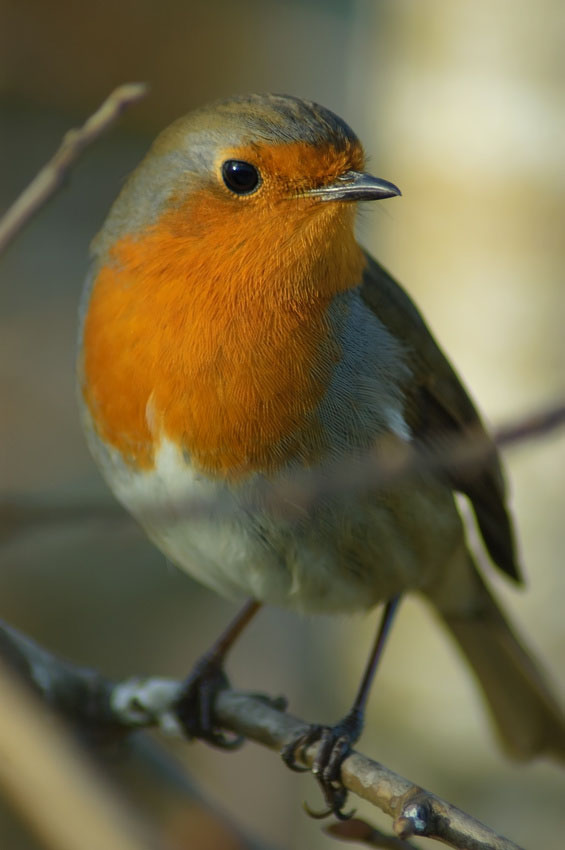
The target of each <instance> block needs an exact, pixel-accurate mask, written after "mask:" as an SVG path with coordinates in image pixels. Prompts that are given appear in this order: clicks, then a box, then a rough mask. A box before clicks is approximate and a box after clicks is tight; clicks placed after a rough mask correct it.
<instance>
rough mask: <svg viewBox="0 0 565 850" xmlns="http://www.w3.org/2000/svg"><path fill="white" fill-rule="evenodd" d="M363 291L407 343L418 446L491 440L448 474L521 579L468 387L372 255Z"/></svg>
mask: <svg viewBox="0 0 565 850" xmlns="http://www.w3.org/2000/svg"><path fill="white" fill-rule="evenodd" d="M361 293H362V296H363V299H364V300H365V303H366V304H367V305H368V306H369V307H370V308H371V309H372V310H373V311H374V312H375V314H376V315H377V316H378V318H379V319H380V321H381V322H382V323H383V324H384V325H385V326H386V327H387V328H388V330H389V331H390V332H391V333H392V334H393V335H394V336H395V337H397V338H398V339H402V340H403V343H404V345H405V348H406V351H407V359H408V363H409V365H410V368H411V370H412V381H411V382H410V384H409V385H407V387H406V388H405V392H406V407H405V416H406V421H407V423H408V425H409V426H410V428H411V430H412V433H413V435H414V438H415V440H416V442H417V444H418V446H419V447H420V448H422V449H423V450H424V451H426V450H431V451H433V452H436V453H437V452H439V453H440V455H441V451H442V448H443V447H446V448H447V447H450V448H451V447H452V446H453V444H454V441H455V440H457V439H458V438H461V439H469V440H480V441H481V442H482V441H487V444H489V443H490V445H491V447H492V450H491V451H490V452H489V453H488V456H487V457H486V459H485V460H483V461H481V462H480V464H479V463H477V465H476V466H475V467H473V468H472V469H470V468H469V466H468V465H467V464H466V465H464V466H463V465H459V466H458V465H457V464H456V463H454V464H453V465H452V466H451V467H450V468H449V469H448V471H447V478H448V481H449V483H450V484H451V486H452V487H453V489H454V490H457V491H459V492H461V493H464V494H465V495H466V496H467V497H468V498H469V499H470V501H471V504H472V505H473V510H474V512H475V516H476V518H477V522H478V525H479V528H480V530H481V534H482V537H483V540H484V542H485V545H486V547H487V549H488V551H489V554H490V556H491V558H492V559H493V561H494V563H495V564H496V565H497V566H498V567H499V568H500V569H501V570H502V571H503V572H504V573H506V575H508V576H510V577H511V578H513V579H514V580H516V581H518V582H519V581H520V580H521V579H520V569H519V567H518V563H517V559H516V545H515V540H514V531H513V528H512V521H511V519H510V516H509V513H508V510H507V506H506V488H505V484H504V477H503V474H502V468H501V464H500V460H499V457H498V453H497V451H496V447H495V446H494V443H492V441H491V439H490V437H489V436H488V434H487V432H486V430H485V427H484V425H483V423H482V421H481V419H480V417H479V414H478V413H477V410H476V408H475V406H474V404H473V402H472V401H471V399H470V397H469V395H468V393H467V391H466V389H465V387H464V386H463V384H462V383H461V381H460V379H459V377H458V376H457V374H456V372H455V370H454V369H453V367H452V366H451V364H450V363H449V361H448V359H447V357H446V356H445V355H444V354H443V352H442V351H441V349H440V348H439V346H438V345H437V343H436V342H435V340H434V338H433V336H432V334H431V333H430V331H429V330H428V327H427V325H426V323H425V322H424V320H423V319H422V317H421V315H420V313H419V312H418V310H417V308H416V306H415V305H414V303H413V302H412V300H411V299H410V297H409V296H408V294H407V293H406V292H405V291H404V290H403V289H402V287H401V286H400V285H399V284H398V283H397V282H396V281H395V280H394V279H393V278H392V277H391V275H390V274H389V273H388V272H387V271H386V270H385V269H384V268H383V267H382V266H380V265H379V264H378V263H377V262H376V261H375V260H373V258H372V257H370V256H367V266H366V268H365V272H364V274H363V283H362V288H361Z"/></svg>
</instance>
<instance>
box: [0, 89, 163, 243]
mask: <svg viewBox="0 0 565 850" xmlns="http://www.w3.org/2000/svg"><path fill="white" fill-rule="evenodd" d="M146 91H147V87H146V86H145V85H144V84H143V83H126V84H125V85H122V86H118V88H117V89H114V91H113V92H112V94H111V95H109V97H107V98H106V100H105V101H104V103H103V104H102V105H101V106H100V107H99V109H97V111H96V112H95V113H94V114H93V115H91V116H90V118H89V119H88V120H87V121H86V123H85V124H83V126H82V127H80V128H78V129H75V130H69V132H68V133H66V135H65V137H64V138H63V142H62V144H61V146H60V148H59V150H58V151H57V152H56V153H55V155H54V156H53V157H52V159H51V160H50V161H49V162H48V163H47V165H45V166H44V167H43V168H42V169H41V171H40V172H39V173H38V174H37V176H36V177H35V178H34V179H33V180H32V182H31V183H30V184H29V186H28V187H27V189H25V190H24V191H23V192H22V194H21V195H20V196H19V198H18V199H17V200H16V201H15V203H14V204H13V205H12V206H11V207H10V209H9V210H8V211H7V212H6V213H5V215H4V216H3V217H2V219H0V253H2V252H3V251H4V250H5V248H6V247H7V246H8V244H9V243H10V242H11V241H12V239H14V238H15V236H16V235H17V234H18V233H19V232H20V230H22V228H23V227H25V225H26V224H27V223H28V221H29V220H30V219H31V218H32V216H34V215H35V213H36V212H37V211H38V210H39V209H40V208H41V207H42V206H43V205H44V204H45V202H46V201H47V200H48V199H49V198H50V197H51V195H53V194H54V193H55V192H56V191H57V189H59V187H60V186H61V184H62V183H63V181H64V179H65V177H66V176H67V173H68V171H69V170H70V168H72V166H73V165H74V164H75V162H76V160H77V159H78V158H79V156H80V155H81V153H82V152H83V150H84V149H85V148H86V147H87V146H88V145H91V144H92V143H93V142H95V141H96V140H97V139H98V138H99V137H100V136H101V135H102V134H103V133H105V132H106V130H107V129H108V128H109V127H110V126H111V125H112V124H113V123H114V122H115V121H116V119H117V118H119V116H120V115H121V114H122V112H123V111H124V109H126V108H127V107H128V106H131V104H133V103H137V101H138V100H141V98H142V97H144V96H145V93H146Z"/></svg>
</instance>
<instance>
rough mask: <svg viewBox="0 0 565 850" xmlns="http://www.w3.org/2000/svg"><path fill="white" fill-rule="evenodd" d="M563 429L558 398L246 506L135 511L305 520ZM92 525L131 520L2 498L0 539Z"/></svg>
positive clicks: (380, 454) (280, 489) (289, 485)
mask: <svg viewBox="0 0 565 850" xmlns="http://www.w3.org/2000/svg"><path fill="white" fill-rule="evenodd" d="M564 425H565V402H563V401H558V402H555V403H554V404H552V405H548V406H547V407H546V408H545V409H543V410H541V411H537V412H535V413H530V414H528V415H526V416H523V417H521V418H519V419H517V420H515V421H514V422H510V423H507V424H506V425H503V426H501V427H499V428H498V429H496V430H495V431H494V433H493V435H492V441H491V439H490V438H485V437H484V436H480V435H472V434H471V435H466V436H465V437H461V436H458V437H456V438H454V439H453V441H452V442H447V443H443V444H442V446H441V447H440V448H438V450H437V451H435V452H434V451H431V450H430V449H426V451H425V452H423V451H421V450H419V449H418V448H417V447H415V446H413V445H412V444H404V443H403V444H401V445H398V444H395V445H393V446H392V447H391V446H389V445H388V444H387V445H385V446H384V447H382V446H381V445H380V444H379V443H377V444H376V445H375V448H374V449H373V450H372V451H370V452H367V453H366V454H365V455H363V456H362V457H359V456H353V455H347V454H346V455H345V456H343V457H341V458H340V459H339V460H336V461H333V462H330V463H328V464H327V465H326V466H324V468H323V469H311V470H308V469H306V470H293V471H292V472H291V473H288V474H287V475H286V476H285V477H280V478H278V479H274V480H272V481H269V482H261V483H260V484H258V486H257V487H256V488H255V489H254V490H253V492H252V494H251V495H249V496H248V497H247V499H246V500H245V503H244V504H243V503H242V502H234V501H233V500H231V499H225V500H222V499H221V498H220V497H218V496H215V497H214V498H210V499H208V500H207V499H204V498H194V497H183V495H182V494H179V496H178V498H177V499H176V500H175V502H174V504H173V508H174V516H173V515H172V508H171V507H170V504H171V503H170V502H169V507H167V508H163V507H161V506H159V505H155V504H151V503H143V502H141V501H138V503H137V504H136V509H137V511H138V512H139V513H142V514H143V516H144V517H145V518H148V519H151V520H157V521H158V520H163V521H166V522H171V521H172V522H174V521H178V520H182V519H188V518H190V519H195V518H198V519H218V518H221V517H229V516H231V515H233V514H234V513H239V512H240V511H242V510H243V509H244V508H245V509H246V510H248V511H254V510H264V509H265V508H266V507H267V508H268V509H269V510H270V511H272V512H274V513H276V514H277V515H278V516H280V517H282V518H283V519H292V518H293V517H294V516H299V517H302V516H303V515H304V514H305V513H306V512H308V510H310V509H311V508H312V507H315V506H316V504H317V503H319V502H320V501H323V500H324V499H327V498H331V497H332V496H338V495H339V496H340V498H343V497H344V496H346V495H347V494H352V495H353V494H356V493H359V492H362V491H375V490H378V489H379V488H385V487H386V488H391V487H397V486H401V485H403V484H406V482H407V481H409V480H410V479H411V478H413V477H415V476H417V475H421V474H432V475H436V476H437V475H441V474H442V473H445V472H448V471H449V470H450V469H453V468H455V467H456V468H457V469H458V470H461V469H469V471H470V472H471V473H472V472H473V468H474V467H475V466H476V465H477V464H480V463H481V461H483V460H484V459H486V458H487V457H488V456H489V455H490V454H491V453H492V444H493V442H494V444H495V445H496V446H498V448H510V447H513V446H516V445H519V444H523V443H525V442H527V441H531V440H536V439H541V438H542V437H545V436H547V435H548V434H551V433H554V432H555V431H557V429H559V428H562V427H563V426H564ZM91 520H100V521H110V522H121V523H126V522H131V518H130V517H129V516H128V514H126V513H125V512H124V511H122V509H121V508H120V507H119V506H118V505H117V503H114V502H106V503H103V502H94V501H88V502H87V501H80V500H74V501H73V502H72V503H69V502H61V503H56V502H54V501H53V499H52V498H50V502H49V504H48V505H47V504H40V503H37V502H33V501H31V500H29V499H26V498H25V497H21V496H18V497H11V496H9V495H8V494H6V495H5V496H4V498H3V499H1V500H0V541H2V540H6V539H8V538H10V537H12V536H14V535H16V534H21V533H22V532H25V531H27V530H29V528H30V527H32V526H38V525H55V524H61V523H69V522H83V521H91Z"/></svg>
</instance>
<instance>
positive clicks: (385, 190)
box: [307, 171, 402, 201]
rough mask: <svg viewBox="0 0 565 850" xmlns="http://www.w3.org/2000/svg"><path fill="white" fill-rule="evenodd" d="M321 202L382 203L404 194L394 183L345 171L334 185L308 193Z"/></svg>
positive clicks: (362, 173) (360, 172) (358, 172)
mask: <svg viewBox="0 0 565 850" xmlns="http://www.w3.org/2000/svg"><path fill="white" fill-rule="evenodd" d="M307 194H308V195H309V196H312V197H315V198H319V200H320V201H382V200H383V198H394V197H395V196H397V195H401V194H402V192H401V191H400V189H399V188H398V186H395V185H394V183H389V182H388V180H381V178H380V177H373V176H372V175H371V174H365V173H364V172H362V171H345V172H344V173H343V174H340V176H339V177H338V178H336V180H334V182H333V183H328V184H327V186H320V187H319V188H317V189H311V190H310V191H309V192H307Z"/></svg>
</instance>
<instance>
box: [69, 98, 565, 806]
mask: <svg viewBox="0 0 565 850" xmlns="http://www.w3.org/2000/svg"><path fill="white" fill-rule="evenodd" d="M398 195H400V191H399V189H397V187H396V186H394V185H393V184H392V183H389V182H387V181H386V180H381V179H379V178H376V177H373V176H371V175H370V174H368V173H366V172H365V171H364V154H363V148H362V146H361V144H360V142H359V140H358V139H357V137H356V136H355V134H354V133H353V132H352V130H351V129H350V128H349V127H348V126H347V124H346V123H345V122H344V121H342V120H341V119H340V118H338V117H337V116H336V115H334V114H333V113H332V112H330V111H329V110H328V109H325V108H323V107H322V106H319V105H317V104H315V103H311V102H309V101H306V100H300V99H298V98H295V97H290V96H281V95H249V96H245V97H235V98H231V99H229V100H225V101H222V102H219V103H214V104H212V105H210V106H207V107H204V108H202V109H199V110H197V111H195V112H193V113H191V114H189V115H187V116H185V117H183V118H181V119H179V120H178V121H176V122H175V123H173V124H172V125H171V126H170V127H169V128H168V129H167V130H165V131H164V132H163V133H162V134H161V135H160V136H159V137H158V139H157V141H156V142H155V143H154V145H153V147H152V148H151V150H150V151H149V153H148V154H147V156H146V157H145V159H144V160H143V162H142V163H141V164H140V165H139V167H138V168H137V170H136V171H135V172H134V173H133V175H132V176H131V177H130V178H129V180H128V181H127V183H126V185H125V186H124V188H123V190H122V192H121V194H120V195H119V197H118V199H117V200H116V202H115V203H114V205H113V207H112V209H111V211H110V213H109V215H108V217H107V219H106V221H105V223H104V225H103V227H102V230H101V231H100V233H99V234H98V236H97V237H96V239H95V240H94V243H93V246H92V269H91V273H90V277H89V282H88V285H87V291H86V296H85V301H84V309H83V312H82V322H81V335H80V354H79V364H78V375H79V385H80V399H81V407H82V413H83V420H84V425H85V430H86V434H87V438H88V442H89V444H90V447H91V450H92V452H93V454H94V457H95V458H96V460H97V462H98V463H99V465H100V467H101V469H102V472H103V474H104V476H105V477H106V479H107V481H108V482H109V484H110V487H111V488H112V490H113V491H114V493H115V494H116V496H117V497H118V499H119V500H120V501H121V502H122V503H123V504H124V505H125V506H126V507H127V508H128V509H129V510H130V511H131V512H132V514H133V515H134V516H135V517H136V518H137V519H138V520H139V521H140V522H141V524H142V525H143V526H144V528H145V529H146V531H147V533H148V535H149V537H150V538H151V539H152V540H153V541H154V542H155V543H156V544H157V546H158V547H159V548H160V549H161V550H162V551H163V552H164V553H166V555H167V557H168V558H170V559H171V560H172V561H173V562H174V563H176V564H177V565H178V566H179V567H181V568H182V569H184V570H187V571H188V572H189V573H191V574H192V575H193V576H195V577H196V578H198V579H199V580H200V581H202V582H203V583H204V584H206V585H208V586H209V587H211V588H213V589H214V590H216V591H218V592H220V593H223V594H227V595H230V596H240V597H248V598H249V601H248V602H247V603H246V605H245V607H244V608H243V610H242V611H241V613H240V615H239V616H238V617H237V618H236V619H235V620H234V621H233V623H232V624H231V625H230V626H229V627H228V629H227V630H226V632H225V633H224V634H223V635H222V636H221V638H220V639H219V640H218V641H217V643H216V644H215V645H214V646H213V647H212V648H211V650H210V651H209V652H208V653H207V654H206V655H205V656H204V657H203V658H202V659H201V661H200V663H199V664H197V666H196V668H195V669H194V671H193V673H192V675H191V676H190V677H189V679H188V681H187V683H186V686H185V688H184V692H183V696H182V698H181V700H180V701H179V706H178V708H179V712H180V715H181V717H182V719H183V723H184V724H185V726H186V729H187V732H188V733H189V734H190V735H192V736H199V737H202V738H204V739H205V740H208V741H209V742H211V743H213V744H215V745H217V746H226V747H229V746H231V745H233V744H234V743H235V742H234V741H233V740H232V739H228V738H227V737H226V736H224V734H223V733H222V732H221V730H219V729H218V728H216V727H215V726H214V723H213V719H212V716H211V704H212V701H213V695H214V692H215V690H216V689H217V688H219V687H222V686H223V685H225V682H226V680H225V674H224V672H223V665H224V660H225V656H226V653H227V651H228V649H229V647H230V646H231V645H232V644H233V642H234V641H235V638H236V637H237V636H238V635H239V633H240V632H241V630H242V629H243V628H244V626H245V625H246V624H247V622H249V620H250V619H251V617H252V616H253V615H254V614H255V613H256V611H257V609H258V608H259V607H260V605H261V604H262V603H269V604H272V605H281V606H286V607H289V608H292V609H295V610H297V611H301V612H330V613H331V612H336V613H337V612H348V611H358V610H366V609H368V608H371V607H373V606H376V605H378V604H382V605H383V606H384V613H383V616H382V619H381V624H380V628H379V630H378V633H377V638H376V641H375V645H374V647H373V650H372V652H371V655H370V659H369V662H368V665H367V670H366V673H365V676H364V677H363V681H362V683H361V686H360V688H359V692H358V694H357V696H356V699H355V702H354V704H353V707H352V709H351V711H350V712H349V713H348V714H347V715H346V716H345V717H344V719H343V720H342V721H341V722H340V723H337V724H336V725H335V726H333V727H320V726H313V727H312V728H311V729H310V730H309V731H308V732H307V733H306V734H305V735H304V736H301V738H300V739H297V740H294V741H290V742H289V743H288V746H287V747H286V748H285V750H284V752H283V757H284V759H285V761H286V762H287V764H288V765H289V766H291V767H294V768H296V769H298V767H299V765H298V764H297V756H298V752H299V750H300V748H301V747H304V746H305V745H307V744H309V743H311V742H314V741H316V740H319V741H320V742H321V743H320V746H319V747H318V750H317V752H318V756H317V758H316V761H315V764H314V768H313V769H314V773H315V774H316V776H317V778H318V780H319V782H320V785H321V787H322V790H323V791H324V794H325V798H326V801H327V806H328V812H334V813H335V814H337V815H338V816H343V814H342V811H343V805H344V802H345V791H344V789H343V788H342V787H341V786H340V785H339V776H340V765H341V762H342V761H343V758H344V757H345V755H347V753H348V751H349V749H350V747H351V746H352V744H353V743H355V741H356V740H357V739H358V737H359V735H360V733H361V729H362V723H363V711H364V707H365V703H366V700H367V696H368V691H369V685H370V681H371V678H372V673H373V671H374V668H375V666H376V662H377V659H378V657H379V655H380V652H381V650H382V646H383V645H384V641H385V637H386V634H387V632H388V629H389V626H390V623H391V622H392V618H393V615H394V612H395V611H396V608H397V605H398V600H399V599H400V597H401V596H402V595H403V594H404V593H406V592H417V593H419V594H421V595H422V596H423V597H424V598H425V599H427V600H428V601H429V602H431V604H432V606H433V607H434V608H435V610H436V611H437V613H438V614H439V617H440V619H441V620H442V621H443V622H444V624H445V625H446V626H447V628H448V630H449V631H450V632H451V633H452V635H453V636H454V638H455V640H456V641H457V642H458V644H459V646H460V647H461V648H462V650H463V652H464V654H465V655H466V657H467V660H468V661H469V662H470V665H471V667H472V669H473V671H474V673H475V675H476V677H477V679H478V681H479V683H480V685H481V686H482V688H483V690H484V692H485V695H486V698H487V702H488V704H489V706H490V710H491V713H492V716H493V718H494V721H495V723H496V726H497V728H498V732H499V735H500V737H501V739H502V743H503V744H504V745H505V747H506V749H507V750H508V751H509V752H510V753H511V754H513V755H515V756H517V757H519V758H523V759H526V758H531V757H534V756H536V755H540V754H546V755H551V756H556V757H560V758H563V757H564V756H565V720H564V715H563V713H562V711H561V709H560V708H559V706H558V705H557V702H556V701H555V699H554V698H553V696H552V694H551V692H550V690H549V688H548V686H547V685H546V683H545V682H544V679H543V677H542V675H541V674H540V673H539V672H538V670H537V668H536V665H535V664H534V662H533V661H532V660H531V657H530V656H529V654H528V653H527V651H526V650H525V649H524V648H523V647H522V645H521V644H520V643H519V641H518V640H517V638H516V637H515V635H514V633H513V631H512V630H511V628H510V626H509V625H508V623H507V621H506V618H505V616H504V614H503V613H502V612H501V610H500V607H499V605H498V603H497V602H496V601H495V600H494V598H493V596H492V594H491V592H490V590H489V589H488V588H487V586H486V583H485V580H484V579H483V578H482V577H481V576H480V574H479V572H478V570H477V568H476V566H475V563H474V560H473V557H472V555H471V554H470V552H469V550H468V548H467V545H466V542H465V535H464V531H463V526H462V522H461V519H460V516H459V514H458V511H457V509H456V506H455V501H454V491H458V492H461V493H464V494H465V495H466V496H467V497H468V499H469V500H470V502H471V505H472V507H473V510H474V513H475V516H476V519H477V523H478V526H479V529H480V531H481V534H482V538H483V540H484V543H485V546H486V549H487V550H488V552H489V554H490V557H491V558H492V560H493V562H494V563H495V564H496V565H497V566H498V567H499V568H500V570H502V572H503V573H505V574H506V575H507V576H509V577H510V578H511V579H513V580H514V581H516V582H518V581H519V580H520V573H519V568H518V564H517V559H516V552H515V543H514V535H513V529H512V523H511V520H510V518H509V514H508V510H507V506H506V496H505V487H504V483H503V477H502V472H501V467H500V462H499V459H498V457H497V453H496V450H495V447H494V445H493V444H492V443H489V444H488V445H489V451H487V452H486V453H485V454H484V455H483V457H484V460H482V461H481V462H480V463H479V462H477V463H476V464H475V465H474V467H473V468H472V469H470V468H469V467H468V466H464V465H462V464H461V463H459V464H458V463H457V460H456V458H455V459H454V461H453V463H452V464H451V465H449V464H444V465H442V464H439V465H435V466H434V465H429V466H428V467H426V465H420V466H419V467H416V468H415V470H414V474H413V475H410V476H408V477H406V478H404V479H402V480H399V481H398V482H396V483H395V482H394V481H392V482H390V481H389V483H388V485H387V486H379V485H378V482H375V483H374V485H373V486H371V485H370V484H369V485H368V486H363V487H362V488H359V489H357V490H356V489H355V488H354V487H353V488H352V487H346V488H344V489H343V490H339V488H335V487H333V488H331V487H330V488H328V490H327V491H326V492H325V493H324V488H323V486H322V487H321V488H320V498H317V499H315V500H313V503H312V504H310V505H308V506H307V509H305V510H304V511H303V512H300V511H299V512H298V515H297V512H294V513H293V512H292V511H289V512H288V513H285V511H284V510H281V506H280V504H279V505H275V504H274V502H273V500H272V499H269V493H270V491H271V489H273V488H275V487H276V486H277V482H280V481H281V480H283V479H285V477H286V479H287V480H288V479H290V480H292V476H293V475H304V474H305V473H307V472H308V473H309V472H311V473H312V474H313V475H317V476H318V480H321V481H322V482H323V481H324V475H326V476H327V475H328V470H329V469H331V468H332V464H335V463H336V462H340V463H343V464H345V465H346V467H347V469H351V470H354V469H359V468H363V464H364V462H365V460H366V458H367V453H368V452H373V453H375V452H377V454H378V456H380V457H382V458H383V459H387V458H388V459H390V458H394V457H395V456H396V455H397V453H398V456H399V457H401V456H402V453H403V452H406V449H416V450H417V451H418V452H419V453H420V455H421V456H423V455H425V454H426V453H427V452H437V451H438V450H439V451H440V453H441V448H442V446H447V445H450V444H451V442H450V441H453V440H454V439H456V438H458V437H461V438H462V439H464V438H465V437H467V438H472V439H474V440H480V441H483V442H485V443H486V441H488V440H489V438H488V436H487V434H486V433H485V430H484V428H483V425H482V423H481V421H480V418H479V415H478V413H477V411H476V410H475V407H474V405H473V402H472V401H471V400H470V398H469V396H468V394H467V392H466V390H465V388H464V386H463V385H462V383H461V381H460V379H459V378H458V376H457V375H456V373H455V371H454V370H453V368H452V367H451V365H450V364H449V361H448V360H447V359H446V357H445V356H444V354H443V353H442V351H441V350H440V348H439V347H438V345H437V344H436V342H435V341H434V339H433V337H432V335H431V333H430V331H429V330H428V328H427V327H426V324H425V323H424V321H423V319H422V317H421V316H420V314H419V312H418V310H417V308H416V307H415V306H414V304H413V303H412V301H411V300H410V298H409V297H408V295H407V294H406V293H405V292H404V290H403V289H402V288H401V287H400V286H399V285H398V284H397V283H396V282H395V281H394V280H393V278H392V277H391V276H390V275H389V274H388V272H387V271H385V270H384V269H383V268H382V267H381V266H380V265H379V264H378V263H376V262H375V260H373V259H372V258H371V257H370V256H369V255H368V254H367V253H365V252H364V251H363V249H362V248H361V247H360V245H359V244H358V243H357V241H356V239H355V235H354V221H355V213H356V208H357V202H360V201H373V200H381V199H384V198H391V197H394V196H398ZM187 499H188V502H187ZM199 500H202V503H204V504H206V505H208V506H209V507H210V506H212V507H214V506H216V507H217V510H216V511H213V510H212V511H210V512H208V513H206V512H202V511H194V510H192V511H191V509H190V505H191V504H192V505H193V506H194V504H195V503H196V504H198V501H199ZM275 502H276V500H275ZM183 505H185V506H186V509H185V508H183Z"/></svg>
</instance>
